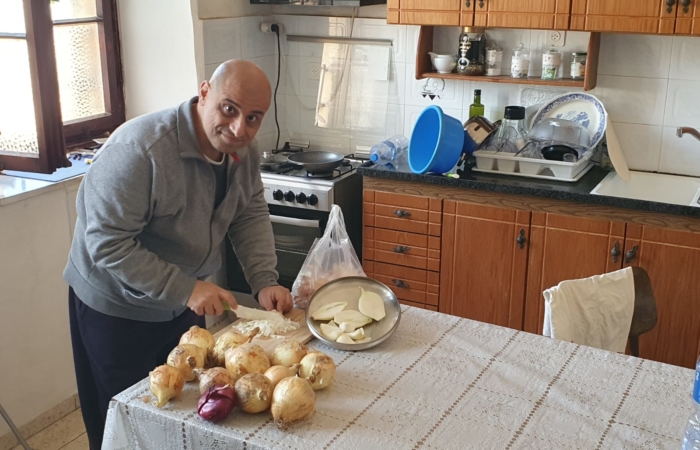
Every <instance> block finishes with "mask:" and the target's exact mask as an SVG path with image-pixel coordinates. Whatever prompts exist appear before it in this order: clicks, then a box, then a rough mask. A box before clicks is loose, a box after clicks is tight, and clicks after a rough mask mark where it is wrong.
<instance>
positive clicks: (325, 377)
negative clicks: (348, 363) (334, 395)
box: [299, 352, 335, 391]
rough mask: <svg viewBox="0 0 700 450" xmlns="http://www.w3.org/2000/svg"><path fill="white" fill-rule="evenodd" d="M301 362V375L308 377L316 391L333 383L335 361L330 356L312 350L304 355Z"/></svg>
mask: <svg viewBox="0 0 700 450" xmlns="http://www.w3.org/2000/svg"><path fill="white" fill-rule="evenodd" d="M300 364H301V367H300V368H299V376H300V377H302V378H306V379H308V380H309V383H311V387H312V388H313V390H314V391H318V390H319V389H325V388H327V387H329V386H330V385H332V384H333V380H334V379H335V363H334V362H333V358H331V357H330V356H328V355H326V354H325V353H321V352H311V353H309V354H307V355H306V356H304V359H302V360H301V363H300Z"/></svg>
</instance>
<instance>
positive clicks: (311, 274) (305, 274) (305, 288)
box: [292, 205, 367, 309]
mask: <svg viewBox="0 0 700 450" xmlns="http://www.w3.org/2000/svg"><path fill="white" fill-rule="evenodd" d="M352 276H357V277H365V276H367V275H365V272H364V270H362V264H360V260H359V259H358V258H357V254H356V253H355V249H354V248H353V246H352V242H350V238H349V237H348V233H347V231H346V230H345V220H343V213H342V211H341V210H340V207H339V206H338V205H333V207H332V208H331V214H330V217H329V218H328V225H327V226H326V231H325V232H324V233H323V236H321V237H320V238H318V239H316V241H315V242H314V245H313V247H311V250H309V254H308V256H307V257H306V260H305V261H304V265H303V266H302V267H301V271H300V272H299V275H297V278H296V280H294V285H293V286H292V297H293V298H294V306H295V307H297V308H300V309H306V307H307V305H308V304H309V300H311V296H312V295H314V292H316V290H317V289H318V288H320V287H321V286H323V285H324V284H326V283H328V282H329V281H333V280H335V279H338V278H343V277H352Z"/></svg>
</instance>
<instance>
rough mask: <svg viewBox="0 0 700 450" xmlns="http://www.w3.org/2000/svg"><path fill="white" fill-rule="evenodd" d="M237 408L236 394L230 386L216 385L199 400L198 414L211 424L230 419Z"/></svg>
mask: <svg viewBox="0 0 700 450" xmlns="http://www.w3.org/2000/svg"><path fill="white" fill-rule="evenodd" d="M234 406H236V394H235V393H234V392H233V388H231V386H230V385H225V386H221V385H214V386H212V387H210V388H209V389H208V390H207V391H206V392H205V393H204V394H202V396H201V397H200V398H199V402H198V403H197V414H199V416H200V417H201V418H202V419H204V420H208V421H210V422H220V421H222V420H224V419H225V418H227V417H228V415H229V414H231V411H233V407H234Z"/></svg>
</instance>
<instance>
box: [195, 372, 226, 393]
mask: <svg viewBox="0 0 700 450" xmlns="http://www.w3.org/2000/svg"><path fill="white" fill-rule="evenodd" d="M193 372H194V373H195V375H197V377H198V378H199V393H200V395H203V394H204V393H205V392H207V391H208V390H209V388H210V387H212V386H215V385H217V384H218V385H220V386H225V385H227V384H229V385H231V386H233V378H232V377H231V374H230V373H229V372H228V370H226V369H224V368H223V367H212V368H211V369H207V370H202V369H194V370H193Z"/></svg>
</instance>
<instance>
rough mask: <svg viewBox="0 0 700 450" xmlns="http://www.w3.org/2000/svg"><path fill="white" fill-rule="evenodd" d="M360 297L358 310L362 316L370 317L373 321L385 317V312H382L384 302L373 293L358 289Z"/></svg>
mask: <svg viewBox="0 0 700 450" xmlns="http://www.w3.org/2000/svg"><path fill="white" fill-rule="evenodd" d="M360 291H362V295H360V303H359V309H360V312H361V313H362V314H364V315H365V316H367V317H371V318H372V319H374V320H382V319H383V318H384V316H386V311H384V300H382V298H381V297H380V296H379V294H376V293H374V292H369V291H365V290H364V289H362V288H360Z"/></svg>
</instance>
